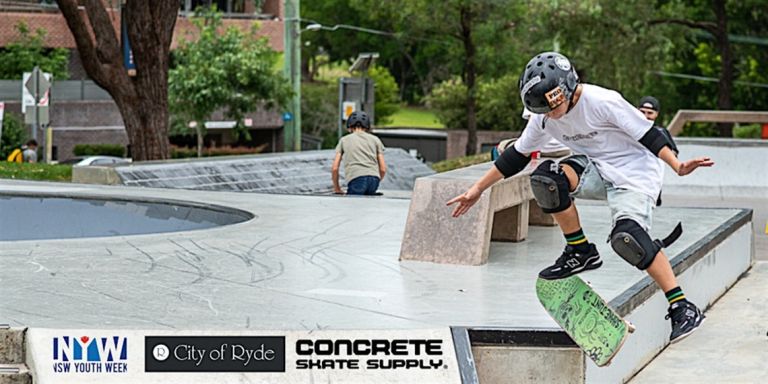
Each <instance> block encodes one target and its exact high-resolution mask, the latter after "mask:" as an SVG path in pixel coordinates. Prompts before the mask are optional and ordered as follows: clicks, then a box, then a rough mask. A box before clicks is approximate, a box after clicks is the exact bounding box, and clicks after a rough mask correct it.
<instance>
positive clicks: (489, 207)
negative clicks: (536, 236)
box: [400, 160, 557, 265]
mask: <svg viewBox="0 0 768 384" xmlns="http://www.w3.org/2000/svg"><path fill="white" fill-rule="evenodd" d="M537 165H538V161H537V160H534V161H531V163H530V164H528V166H527V167H526V168H525V169H524V170H523V171H522V172H520V173H518V174H517V175H515V176H512V177H510V178H507V179H504V180H501V181H499V182H498V183H496V184H494V185H493V186H491V187H490V188H488V189H487V190H486V191H485V192H484V193H483V195H482V197H480V200H479V201H478V202H477V203H476V204H475V205H474V206H473V207H472V209H470V210H469V212H467V213H466V214H464V215H463V216H461V217H459V218H453V217H451V211H452V210H453V206H450V207H448V206H446V205H445V203H446V202H447V201H448V200H450V199H451V198H453V197H455V196H458V195H459V194H461V193H464V192H465V191H466V190H467V189H468V188H469V187H470V186H472V184H473V183H474V182H475V181H477V180H478V179H479V178H480V177H481V176H482V175H483V174H484V173H485V172H486V171H487V170H488V169H490V167H491V166H493V163H492V162H488V163H484V164H478V165H474V166H471V167H466V168H461V169H456V170H453V171H449V172H444V173H438V174H435V175H431V176H427V177H421V178H418V179H416V185H415V186H414V189H413V196H412V198H411V205H410V208H409V209H408V220H407V222H406V225H405V234H404V235H403V242H402V246H401V248H400V260H417V261H431V262H436V263H448V264H465V265H482V264H485V263H487V262H488V250H489V249H490V245H491V240H494V241H523V240H525V238H526V237H527V236H528V225H529V224H530V225H544V226H554V225H557V224H556V223H555V221H554V218H553V217H552V215H549V214H545V213H543V212H542V211H541V209H540V208H539V206H538V205H537V204H536V202H535V201H534V202H531V200H533V199H534V197H533V192H532V191H531V183H530V177H529V176H530V174H531V172H533V170H534V169H535V168H536V166H537Z"/></svg>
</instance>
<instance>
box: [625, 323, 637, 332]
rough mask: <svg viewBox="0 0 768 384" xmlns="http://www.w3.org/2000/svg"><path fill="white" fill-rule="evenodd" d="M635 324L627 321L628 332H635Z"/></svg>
mask: <svg viewBox="0 0 768 384" xmlns="http://www.w3.org/2000/svg"><path fill="white" fill-rule="evenodd" d="M635 329H636V328H635V326H634V325H633V324H632V323H627V330H629V333H634V332H635Z"/></svg>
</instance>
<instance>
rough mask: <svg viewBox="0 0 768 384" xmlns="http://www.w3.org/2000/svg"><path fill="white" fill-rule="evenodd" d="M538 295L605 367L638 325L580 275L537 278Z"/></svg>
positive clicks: (576, 340) (591, 356) (598, 362)
mask: <svg viewBox="0 0 768 384" xmlns="http://www.w3.org/2000/svg"><path fill="white" fill-rule="evenodd" d="M536 296H538V297H539V301H540V302H541V305H543V306H544V309H546V310H547V312H548V313H549V315H550V316H552V318H553V319H554V320H555V322H557V324H559V325H560V327H562V328H563V330H565V332H566V333H567V334H568V336H570V337H571V339H573V341H574V342H575V343H576V344H577V345H578V346H579V348H581V350H582V351H584V353H585V354H587V356H589V357H590V358H591V359H592V360H593V361H594V362H595V364H597V365H598V366H600V367H602V366H605V365H608V364H610V363H611V359H613V357H614V356H616V353H617V352H619V349H621V346H622V345H623V344H624V340H625V339H626V338H627V335H628V334H629V333H631V332H634V331H635V327H634V326H633V325H632V324H630V323H629V322H627V321H626V320H624V319H623V318H622V317H621V316H619V315H617V314H616V312H615V311H614V310H613V309H611V307H609V306H608V304H607V303H606V302H605V300H603V298H602V297H600V296H599V295H598V294H597V293H595V291H594V290H593V289H592V287H590V286H589V285H588V284H587V283H585V282H584V280H582V279H581V278H580V277H578V276H570V277H567V278H565V279H559V280H545V279H542V278H539V279H537V280H536Z"/></svg>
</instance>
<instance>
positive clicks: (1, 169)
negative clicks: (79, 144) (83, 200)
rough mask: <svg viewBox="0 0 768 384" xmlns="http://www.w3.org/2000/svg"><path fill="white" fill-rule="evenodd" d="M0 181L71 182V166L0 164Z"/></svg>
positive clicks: (4, 162)
mask: <svg viewBox="0 0 768 384" xmlns="http://www.w3.org/2000/svg"><path fill="white" fill-rule="evenodd" d="M0 179H16V180H44V181H66V182H70V181H72V166H71V165H59V164H41V163H36V164H30V163H11V162H7V161H3V162H0Z"/></svg>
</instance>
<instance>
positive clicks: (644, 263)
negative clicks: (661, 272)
mask: <svg viewBox="0 0 768 384" xmlns="http://www.w3.org/2000/svg"><path fill="white" fill-rule="evenodd" d="M657 242H660V241H659V240H656V241H653V240H651V236H649V235H648V232H646V231H645V230H644V229H643V228H642V227H641V226H640V224H638V223H636V222H635V221H634V220H630V219H621V220H618V221H617V222H616V225H615V226H614V227H613V231H612V232H611V248H613V250H614V251H616V253H618V254H619V256H621V258H623V259H624V260H626V261H627V262H628V263H630V264H632V265H634V266H635V267H637V268H638V269H640V270H645V269H647V268H648V267H650V266H651V263H653V259H655V258H656V255H657V254H658V253H659V251H660V250H661V248H662V246H663V244H659V243H657Z"/></svg>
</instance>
